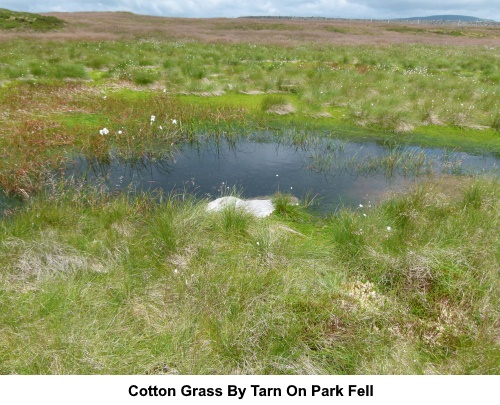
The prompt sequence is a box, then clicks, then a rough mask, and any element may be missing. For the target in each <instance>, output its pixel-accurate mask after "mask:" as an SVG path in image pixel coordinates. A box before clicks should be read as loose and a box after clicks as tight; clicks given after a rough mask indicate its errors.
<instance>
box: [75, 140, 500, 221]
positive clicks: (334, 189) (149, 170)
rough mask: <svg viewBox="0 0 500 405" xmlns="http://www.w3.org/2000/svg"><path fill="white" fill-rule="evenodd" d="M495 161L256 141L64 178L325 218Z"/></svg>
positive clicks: (188, 148) (86, 165) (368, 146)
mask: <svg viewBox="0 0 500 405" xmlns="http://www.w3.org/2000/svg"><path fill="white" fill-rule="evenodd" d="M499 167H500V161H499V160H498V159H496V158H494V157H484V156H472V155H468V154H466V153H457V152H448V151H444V150H438V149H422V148H418V147H405V148H401V147H396V148H394V147H393V148H389V147H384V146H382V145H379V144H377V143H375V142H365V143H358V142H343V141H338V140H332V139H322V138H317V139H315V140H314V141H312V142H308V144H307V146H296V145H293V144H290V143H289V144H284V143H278V142H274V141H269V140H263V138H262V137H261V136H255V137H250V138H245V139H241V140H238V141H236V142H228V141H220V142H217V143H216V142H214V141H205V142H200V143H197V144H192V145H185V146H183V147H182V148H181V149H180V150H178V151H177V152H176V153H174V154H173V155H172V156H171V157H169V158H163V159H151V158H147V157H144V158H141V159H135V160H133V161H131V160H126V159H119V158H116V157H111V159H110V160H109V161H107V162H102V161H99V160H96V159H87V158H84V157H78V158H77V159H75V161H74V162H73V164H72V165H71V166H70V167H68V170H67V172H66V175H68V176H73V177H75V178H77V179H83V180H84V181H86V182H90V183H93V184H97V183H104V184H106V185H107V187H109V189H110V191H111V192H115V191H119V190H124V189H126V188H127V187H129V186H131V185H132V186H133V188H134V189H135V190H137V191H152V190H155V189H160V190H162V191H164V192H167V193H169V192H173V191H174V192H175V191H187V192H189V193H193V194H195V195H197V196H199V197H203V198H209V199H215V198H217V197H220V196H221V195H227V194H228V193H229V192H230V191H231V190H232V189H233V188H235V189H236V190H238V191H239V193H240V194H241V196H242V197H243V198H258V197H263V196H271V195H273V194H275V193H276V192H278V191H280V192H284V193H290V194H293V195H294V196H296V197H298V198H300V199H303V198H304V197H305V196H308V198H309V199H310V200H311V199H313V200H314V202H315V204H314V205H313V207H314V208H313V209H316V210H319V211H321V212H331V211H332V210H335V209H336V208H337V207H338V206H340V205H345V206H358V205H359V204H364V203H367V202H368V201H371V202H376V201H377V200H378V199H379V198H380V197H381V196H382V195H384V194H386V193H387V192H390V191H395V190H399V189H401V188H402V187H404V186H405V185H408V184H411V183H412V182H414V181H415V180H416V179H419V178H422V176H426V175H430V174H433V175H436V174H441V173H451V174H464V173H477V172H482V171H498V168H499Z"/></svg>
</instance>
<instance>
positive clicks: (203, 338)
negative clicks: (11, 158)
mask: <svg viewBox="0 0 500 405" xmlns="http://www.w3.org/2000/svg"><path fill="white" fill-rule="evenodd" d="M498 190H500V187H499V184H498V180H494V179H477V180H474V179H467V178H461V179H454V178H450V179H443V180H439V181H438V182H430V183H428V184H423V185H420V186H417V187H416V188H415V189H414V190H412V191H410V192H409V193H407V194H404V195H399V196H394V197H391V198H389V199H388V200H386V201H384V202H382V203H381V204H380V205H378V206H373V207H370V208H363V209H361V208H360V209H359V210H356V211H349V210H341V211H339V212H337V213H336V214H335V215H332V216H331V217H329V218H318V217H315V216H310V214H308V213H307V212H306V211H304V210H303V209H302V208H300V206H295V205H291V204H290V203H289V200H288V198H287V197H286V196H284V195H278V196H276V198H275V202H276V204H277V206H278V209H277V212H276V213H275V214H274V215H273V216H272V217H270V218H268V219H264V220H257V219H255V218H253V217H250V216H247V215H245V214H243V213H241V212H239V211H237V210H234V209H231V207H229V209H227V210H225V211H223V212H220V213H207V212H205V209H204V204H203V202H202V201H196V200H194V199H192V198H190V197H187V196H185V195H178V196H164V197H163V198H162V199H161V202H160V201H159V200H158V197H157V196H156V197H154V198H153V196H147V195H142V196H141V195H130V194H126V193H125V194H122V195H119V196H115V197H113V196H110V195H108V194H105V193H104V194H102V193H100V192H97V191H89V190H87V191H86V190H85V189H79V188H78V187H76V188H75V187H71V188H70V189H61V188H56V189H52V190H49V191H48V193H47V194H44V195H40V196H39V197H37V198H34V199H32V200H31V202H29V203H28V204H27V205H26V206H25V207H24V208H21V209H18V210H17V212H15V213H14V214H13V215H11V216H10V217H9V218H6V219H4V220H3V221H2V227H1V232H0V252H1V255H0V257H1V258H2V259H1V265H2V269H3V270H2V273H1V278H0V303H1V306H2V308H4V310H3V311H2V312H1V314H0V318H1V323H2V325H3V332H2V334H1V336H0V347H1V349H0V358H1V360H2V361H1V362H0V364H1V366H0V371H1V372H2V373H4V374H11V373H15V374H38V373H42V374H73V373H76V374H117V373H118V374H136V373H139V374H148V373H154V374H157V373H183V374H208V373H218V374H230V373H251V374H308V373H313V374H323V373H327V374H359V373H368V374H372V373H373V374H379V373H382V374H387V373H389V374H392V373H396V374H414V373H416V374H420V373H440V374H450V373H451V374H469V373H473V374H497V373H498V371H499V367H500V356H499V348H498V343H497V342H496V335H497V332H498V331H497V326H498V325H496V320H497V319H498V308H499V305H498V304H499V303H500V302H499V299H500V295H499V293H498V291H499V289H498V287H499V285H498V274H497V273H498V272H497V265H498V259H499V256H498V252H499V251H498V246H499V239H498V232H496V231H495V230H496V229H498V225H499V208H500V207H499V205H498V201H499V195H498ZM438 191H439V192H438ZM362 213H366V214H367V216H366V217H364V216H363V215H361V214H362ZM388 226H390V227H391V230H388V229H387V227H388ZM485 359H487V361H485Z"/></svg>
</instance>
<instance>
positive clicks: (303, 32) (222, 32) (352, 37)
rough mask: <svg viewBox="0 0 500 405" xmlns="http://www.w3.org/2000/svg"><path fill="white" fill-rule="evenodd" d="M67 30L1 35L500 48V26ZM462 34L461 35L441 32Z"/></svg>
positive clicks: (112, 17)
mask: <svg viewBox="0 0 500 405" xmlns="http://www.w3.org/2000/svg"><path fill="white" fill-rule="evenodd" d="M47 15H53V16H56V17H58V18H61V19H63V20H64V21H66V23H67V26H66V27H65V28H64V29H62V30H59V31H55V32H49V33H36V32H29V33H26V32H25V33H19V32H17V33H10V32H1V33H0V40H3V41H5V40H11V39H13V38H19V37H24V38H37V39H41V38H45V39H48V40H103V41H106V40H118V39H127V38H136V37H143V36H148V37H151V36H153V37H154V36H156V37H158V38H161V39H174V40H175V39H190V40H196V41H202V42H228V43H239V42H244V43H248V42H252V43H266V44H276V45H284V46H294V45H297V44H299V43H304V42H316V43H324V44H336V45H358V44H359V45H361V44H366V45H384V44H398V43H425V44H442V45H490V46H491V45H493V46H495V45H500V27H476V26H460V27H457V26H456V25H454V26H448V27H446V26H436V25H429V26H427V25H418V31H416V30H412V29H414V28H415V25H408V27H410V30H409V32H394V31H391V30H390V29H391V28H394V27H404V26H405V25H404V24H403V23H394V22H391V23H388V22H385V23H384V22H380V21H374V22H370V21H360V20H353V21H349V20H323V21H321V20H265V19H243V18H238V19H235V18H233V19H229V18H210V19H195V18H193V19H188V18H166V17H154V16H142V15H135V14H131V13H123V12H94V13H89V12H85V13H51V14H47ZM437 29H441V30H442V31H446V30H449V31H452V30H457V29H458V30H460V31H461V32H462V33H463V35H461V36H454V35H451V34H449V35H447V34H446V33H444V34H443V32H441V33H437V32H436V30H437Z"/></svg>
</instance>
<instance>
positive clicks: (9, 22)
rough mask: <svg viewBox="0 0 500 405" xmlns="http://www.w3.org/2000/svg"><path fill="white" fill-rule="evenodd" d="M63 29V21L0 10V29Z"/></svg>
mask: <svg viewBox="0 0 500 405" xmlns="http://www.w3.org/2000/svg"><path fill="white" fill-rule="evenodd" d="M62 27H64V21H62V20H61V19H59V18H56V17H49V16H42V15H40V14H33V13H24V12H17V11H11V10H7V9H4V8H0V29H2V30H16V31H18V30H34V31H50V30H56V29H60V28H62Z"/></svg>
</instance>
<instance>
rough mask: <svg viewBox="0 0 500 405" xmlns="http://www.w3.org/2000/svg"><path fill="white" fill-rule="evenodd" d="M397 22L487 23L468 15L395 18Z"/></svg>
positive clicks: (482, 19) (484, 20)
mask: <svg viewBox="0 0 500 405" xmlns="http://www.w3.org/2000/svg"><path fill="white" fill-rule="evenodd" d="M396 20H398V21H416V20H420V21H465V22H487V21H494V20H486V19H484V18H477V17H471V16H468V15H430V16H427V17H409V18H396Z"/></svg>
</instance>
